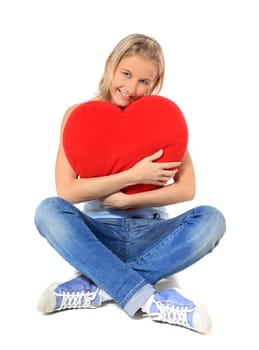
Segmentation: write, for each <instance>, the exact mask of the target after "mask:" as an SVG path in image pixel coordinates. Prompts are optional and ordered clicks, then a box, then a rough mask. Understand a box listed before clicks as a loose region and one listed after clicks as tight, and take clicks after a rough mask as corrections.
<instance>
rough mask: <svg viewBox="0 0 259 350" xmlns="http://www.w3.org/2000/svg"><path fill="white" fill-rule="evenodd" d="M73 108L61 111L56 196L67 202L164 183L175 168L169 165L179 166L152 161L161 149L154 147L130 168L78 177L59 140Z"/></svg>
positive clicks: (172, 164) (158, 155)
mask: <svg viewBox="0 0 259 350" xmlns="http://www.w3.org/2000/svg"><path fill="white" fill-rule="evenodd" d="M75 108H76V106H73V107H71V108H70V109H69V110H68V111H67V112H66V113H65V116H64V118H63V122H62V126H61V133H60V142H59V148H58V153H57V157H56V166H55V180H56V191H57V195H58V196H59V197H62V198H64V199H66V200H68V201H70V202H71V203H79V202H83V201H87V200H92V199H98V198H103V197H107V196H109V195H111V194H114V193H117V192H119V191H120V190H121V189H123V188H125V187H128V186H131V185H135V184H140V183H141V184H154V185H164V184H165V183H166V182H167V181H168V180H169V179H170V178H172V177H173V176H174V175H175V173H176V171H175V170H170V169H171V168H173V167H176V166H179V164H180V163H174V162H168V163H162V162H160V163H159V162H154V160H156V159H158V158H159V157H161V155H162V151H158V152H156V153H155V154H153V155H151V156H150V157H146V158H144V159H143V160H141V161H140V162H138V163H137V164H136V165H135V166H134V167H132V168H131V169H128V170H126V171H123V172H121V173H118V174H113V175H107V176H101V177H93V178H83V179H82V178H79V177H78V175H77V173H76V172H75V171H74V170H73V169H72V167H71V166H70V164H69V162H68V160H67V158H66V155H65V152H64V148H63V141H62V140H63V129H64V126H65V124H66V121H67V119H68V117H69V116H70V114H71V112H72V111H73V110H74V109H75Z"/></svg>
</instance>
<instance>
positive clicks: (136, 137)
mask: <svg viewBox="0 0 259 350" xmlns="http://www.w3.org/2000/svg"><path fill="white" fill-rule="evenodd" d="M187 141H188V130H187V125H186V121H185V118H184V116H183V114H182V112H181V110H180V109H179V107H178V106H177V105H176V104H175V103H174V102H172V101H171V100H169V99H167V98H165V97H162V96H155V95H154V96H153V95H150V96H144V97H141V98H140V99H138V100H136V101H134V102H132V103H130V104H129V105H128V106H127V107H126V108H125V109H121V108H120V107H118V106H116V105H114V104H112V103H109V102H104V101H89V102H86V103H83V104H81V105H79V106H78V107H76V108H75V109H74V110H73V112H72V113H71V115H70V116H69V118H68V120H67V122H66V125H65V128H64V132H63V145H64V151H65V154H66V157H67V159H68V161H69V163H70V164H71V166H72V168H73V169H74V170H75V171H76V173H77V174H78V175H79V176H80V177H81V178H89V177H97V176H104V175H110V174H115V173H118V172H121V171H123V170H126V169H129V168H130V167H132V166H133V165H134V164H136V163H137V162H138V161H139V160H141V159H143V158H144V157H146V156H149V155H151V154H152V153H155V152H156V151H158V150H159V149H163V151H164V153H163V156H162V157H161V158H160V159H159V160H158V161H159V162H169V161H170V162H171V161H181V160H182V158H183V156H184V153H185V151H186V147H187ZM157 187H158V186H154V185H141V184H140V185H135V186H130V187H128V188H126V189H124V192H125V193H136V192H141V191H147V190H151V189H154V188H157Z"/></svg>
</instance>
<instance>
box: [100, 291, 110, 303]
mask: <svg viewBox="0 0 259 350" xmlns="http://www.w3.org/2000/svg"><path fill="white" fill-rule="evenodd" d="M99 295H100V297H101V300H102V301H109V300H112V297H111V296H110V295H109V294H108V293H106V292H105V290H103V289H100V291H99Z"/></svg>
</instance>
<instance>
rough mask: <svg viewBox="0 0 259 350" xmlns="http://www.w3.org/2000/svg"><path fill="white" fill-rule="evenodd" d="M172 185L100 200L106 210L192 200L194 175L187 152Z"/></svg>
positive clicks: (115, 195)
mask: <svg viewBox="0 0 259 350" xmlns="http://www.w3.org/2000/svg"><path fill="white" fill-rule="evenodd" d="M174 181H175V182H174V183H173V184H171V185H167V186H163V187H161V188H159V189H156V190H152V191H146V192H140V193H136V194H129V195H127V194H124V193H122V192H119V193H115V194H113V195H111V196H108V197H106V198H103V199H102V204H103V205H104V206H105V207H107V208H120V209H127V208H145V207H154V206H164V205H170V204H176V203H180V202H185V201H189V200H192V199H193V198H194V196H195V173H194V168H193V164H192V159H191V156H190V153H189V151H187V152H186V154H185V156H184V159H183V161H182V164H181V166H180V168H179V171H178V172H177V173H176V175H175V177H174Z"/></svg>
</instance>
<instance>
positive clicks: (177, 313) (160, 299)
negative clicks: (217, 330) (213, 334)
mask: <svg viewBox="0 0 259 350" xmlns="http://www.w3.org/2000/svg"><path fill="white" fill-rule="evenodd" d="M148 310H149V311H148V312H147V316H150V317H151V318H152V320H153V321H160V322H166V323H170V324H173V325H176V326H182V327H185V328H188V329H191V330H193V331H196V332H199V333H203V334H206V333H208V332H209V331H210V329H211V328H212V323H211V319H210V317H209V315H208V313H207V311H206V309H205V308H204V306H202V305H201V304H199V303H195V302H193V301H191V300H189V299H187V298H186V297H184V296H183V295H182V291H181V294H180V291H179V290H178V289H176V288H173V289H167V290H164V291H162V292H159V293H155V294H154V296H153V297H152V298H151V300H150V303H149V305H148Z"/></svg>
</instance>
